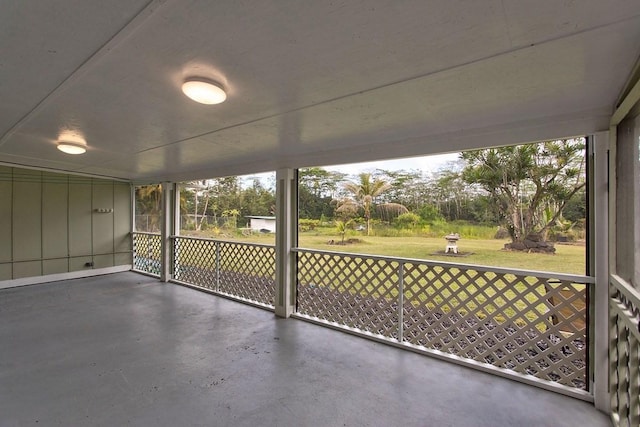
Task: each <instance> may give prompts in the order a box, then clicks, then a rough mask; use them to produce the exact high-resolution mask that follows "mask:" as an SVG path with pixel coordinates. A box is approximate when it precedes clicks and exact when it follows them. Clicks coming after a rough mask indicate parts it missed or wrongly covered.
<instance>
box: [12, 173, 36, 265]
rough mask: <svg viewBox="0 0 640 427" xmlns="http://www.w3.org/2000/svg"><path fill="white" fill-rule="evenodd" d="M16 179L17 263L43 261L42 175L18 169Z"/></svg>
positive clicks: (14, 215) (14, 224)
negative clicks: (41, 259)
mask: <svg viewBox="0 0 640 427" xmlns="http://www.w3.org/2000/svg"><path fill="white" fill-rule="evenodd" d="M13 177H14V181H13V242H12V243H13V260H14V261H31V260H35V259H40V258H41V257H42V215H41V213H42V182H41V180H42V172H40V171H32V170H26V169H15V170H14V173H13ZM14 274H15V270H14ZM38 274H40V273H38ZM21 277H26V276H21Z"/></svg>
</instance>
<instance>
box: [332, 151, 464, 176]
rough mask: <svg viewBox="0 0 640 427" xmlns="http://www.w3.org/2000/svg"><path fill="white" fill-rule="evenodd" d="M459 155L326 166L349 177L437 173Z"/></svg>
mask: <svg viewBox="0 0 640 427" xmlns="http://www.w3.org/2000/svg"><path fill="white" fill-rule="evenodd" d="M459 156H460V155H459V154H458V153H449V154H436V155H433V156H423V157H410V158H407V159H395V160H380V161H377V162H364V163H350V164H347V165H337V166H325V167H324V168H325V169H327V170H332V171H338V172H342V173H346V174H349V175H356V174H359V173H360V172H373V171H374V170H376V169H384V170H406V171H410V170H421V171H427V172H435V171H437V170H438V169H440V168H442V167H443V166H445V165H446V164H447V163H448V162H455V161H456V160H458V158H459Z"/></svg>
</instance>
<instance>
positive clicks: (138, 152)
mask: <svg viewBox="0 0 640 427" xmlns="http://www.w3.org/2000/svg"><path fill="white" fill-rule="evenodd" d="M639 17H640V14H637V15H633V16H631V17H627V18H624V19H620V20H618V21H615V22H610V23H607V24H602V25H598V26H595V27H589V28H588V29H583V30H580V31H575V32H572V33H568V34H565V35H562V36H558V37H553V38H549V39H546V40H542V41H540V42H537V43H531V44H527V45H521V46H518V47H514V48H513V49H509V50H506V51H502V52H499V53H496V54H493V55H489V56H486V57H482V58H478V59H474V60H471V61H467V62H464V63H461V64H456V65H454V66H451V67H446V68H442V69H438V70H434V71H431V72H428V73H425V74H421V75H418V76H411V77H407V78H405V79H402V80H398V81H394V82H390V83H385V84H383V85H380V86H376V87H373V88H369V89H364V90H360V91H357V92H352V93H349V94H346V95H341V96H337V97H334V98H331V99H326V100H323V101H319V102H316V103H313V104H309V105H303V106H301V107H296V108H292V109H290V110H287V111H283V112H278V113H274V114H270V115H267V116H263V117H259V118H257V119H252V120H248V121H245V122H242V123H236V124H232V125H229V126H224V127H221V128H218V129H215V130H212V131H208V132H203V133H200V134H198V135H194V136H190V137H188V138H182V139H179V140H177V141H172V142H168V143H166V144H162V145H158V146H155V147H151V148H145V149H144V150H140V151H136V152H135V154H143V153H146V152H149V151H153V150H157V149H161V148H165V147H169V146H172V145H176V144H180V143H182V142H186V141H191V140H194V139H198V138H202V137H204V136H208V135H213V134H215V133H218V132H223V131H226V130H230V129H234V128H237V127H241V126H246V125H250V124H254V123H258V122H261V121H263V120H270V119H274V118H276V117H280V116H285V115H288V114H292V113H297V112H299V111H304V110H307V109H310V108H313V107H317V106H321V105H325V104H330V103H332V102H335V101H340V100H343V99H348V98H350V97H353V96H357V95H362V94H365V93H369V92H374V91H376V90H380V89H385V88H388V87H392V86H395V85H398V84H402V83H407V82H411V81H413V80H419V79H422V78H426V77H432V76H436V75H438V74H441V73H445V72H448V71H453V70H456V69H459V68H463V67H467V66H469V65H474V64H479V63H482V62H484V61H488V60H491V59H495V58H499V57H501V56H506V55H510V54H513V53H516V52H522V51H525V50H528V49H531V48H534V47H537V46H541V45H545V44H549V43H553V42H556V41H559V40H563V39H567V38H571V37H575V36H579V35H582V34H586V33H589V32H592V31H598V30H601V29H603V28H607V27H610V26H614V25H618V24H621V23H624V22H627V21H632V20H636V19H638V18H639ZM102 164H103V163H102Z"/></svg>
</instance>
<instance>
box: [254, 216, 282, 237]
mask: <svg viewBox="0 0 640 427" xmlns="http://www.w3.org/2000/svg"><path fill="white" fill-rule="evenodd" d="M247 218H249V228H251V230H254V231H262V232H264V230H268V231H269V232H270V233H275V232H276V217H275V216H247Z"/></svg>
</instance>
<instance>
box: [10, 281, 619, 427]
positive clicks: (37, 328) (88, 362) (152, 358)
mask: <svg viewBox="0 0 640 427" xmlns="http://www.w3.org/2000/svg"><path fill="white" fill-rule="evenodd" d="M34 425H37V426H60V425H62V426H125V425H133V426H172V427H175V426H252V427H254V426H491V427H499V426H554V427H561V426H580V427H589V426H609V425H610V422H609V419H608V417H607V416H605V415H604V414H602V413H600V412H598V411H596V410H595V409H594V408H593V406H592V405H591V404H589V403H585V402H582V401H579V400H576V399H572V398H568V397H564V396H561V395H558V394H555V393H551V392H547V391H544V390H540V389H537V388H534V387H531V386H527V385H524V384H519V383H517V382H514V381H510V380H506V379H502V378H499V377H495V376H492V375H489V374H485V373H481V372H477V371H474V370H471V369H468V368H464V367H460V366H456V365H453V364H449V363H446V362H442V361H439V360H435V359H431V358H428V357H425V356H421V355H418V354H414V353H411V352H408V351H405V350H401V349H397V348H394V347H391V346H386V345H383V344H378V343H375V342H372V341H368V340H365V339H362V338H358V337H354V336H351V335H348V334H344V333H340V332H336V331H333V330H331V329H327V328H323V327H321V326H316V325H313V324H310V323H307V322H304V321H300V320H295V319H289V320H283V319H278V318H276V317H274V315H273V314H272V313H270V312H268V311H264V310H261V309H257V308H254V307H251V306H247V305H243V304H240V303H236V302H232V301H228V300H225V299H223V298H218V297H215V296H211V295H208V294H205V293H201V292H198V291H195V290H192V289H188V288H185V287H182V286H178V285H173V284H162V283H159V282H158V281H157V280H155V279H152V278H148V277H146V276H141V275H138V274H135V273H119V274H114V275H108V276H101V277H94V278H89V279H78V280H70V281H65V282H56V283H50V284H43V285H34V286H28V287H23V288H14V289H5V290H1V291H0V426H2V427H4V426H34Z"/></svg>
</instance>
